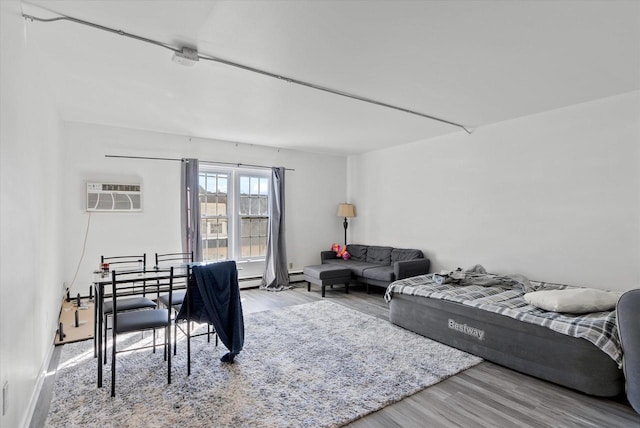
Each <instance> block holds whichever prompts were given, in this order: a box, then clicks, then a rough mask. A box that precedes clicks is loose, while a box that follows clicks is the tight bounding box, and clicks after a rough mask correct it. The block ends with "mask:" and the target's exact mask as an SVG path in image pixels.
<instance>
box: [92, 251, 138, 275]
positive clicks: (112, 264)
mask: <svg viewBox="0 0 640 428" xmlns="http://www.w3.org/2000/svg"><path fill="white" fill-rule="evenodd" d="M105 263H108V264H109V270H119V271H123V270H145V269H146V267H147V254H146V253H144V254H142V255H141V256H109V257H107V256H100V265H101V266H102V265H104V264H105Z"/></svg>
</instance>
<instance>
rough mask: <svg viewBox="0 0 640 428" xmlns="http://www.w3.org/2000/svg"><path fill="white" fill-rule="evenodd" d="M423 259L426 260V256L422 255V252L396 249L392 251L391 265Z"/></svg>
mask: <svg viewBox="0 0 640 428" xmlns="http://www.w3.org/2000/svg"><path fill="white" fill-rule="evenodd" d="M422 258H424V254H422V251H420V250H412V249H404V248H394V249H393V250H391V263H395V262H401V261H404V260H414V259H422Z"/></svg>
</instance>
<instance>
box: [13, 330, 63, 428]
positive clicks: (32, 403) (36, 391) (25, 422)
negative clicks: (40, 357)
mask: <svg viewBox="0 0 640 428" xmlns="http://www.w3.org/2000/svg"><path fill="white" fill-rule="evenodd" d="M54 348H55V345H54V344H53V343H52V344H51V346H50V347H49V351H48V352H47V355H46V356H45V358H44V361H43V362H42V366H41V367H40V371H39V374H38V378H37V379H36V385H35V387H34V388H33V392H32V393H31V398H30V399H29V405H28V406H27V411H26V412H25V414H24V418H23V419H22V423H21V424H20V426H21V427H22V428H29V425H30V424H31V419H32V418H33V413H34V412H35V410H36V405H37V404H38V398H39V397H40V392H42V385H43V384H44V380H45V378H46V377H47V373H48V372H49V364H50V363H51V357H52V356H53V350H54Z"/></svg>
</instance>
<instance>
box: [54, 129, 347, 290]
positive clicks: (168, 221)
mask: <svg viewBox="0 0 640 428" xmlns="http://www.w3.org/2000/svg"><path fill="white" fill-rule="evenodd" d="M64 139H65V159H64V166H65V167H64V169H65V172H64V188H65V189H66V190H65V191H64V192H63V195H64V199H63V201H64V206H65V209H64V222H65V224H64V236H65V246H64V254H63V266H64V278H65V281H66V282H67V283H68V284H69V285H71V283H72V281H73V278H74V275H75V272H76V269H78V262H79V260H80V257H81V255H82V248H83V242H84V236H85V231H86V230H87V222H88V221H89V214H88V213H87V212H85V211H84V203H85V190H84V189H85V188H84V185H85V182H86V181H93V180H96V181H102V180H106V181H115V182H128V181H133V182H140V183H142V185H143V212H142V213H134V214H121V213H93V214H91V223H90V226H89V232H88V235H87V243H86V250H85V253H84V258H83V261H82V263H81V264H80V267H79V270H78V275H77V278H76V280H75V282H74V283H73V287H71V294H72V295H75V294H76V293H82V294H83V295H85V294H87V293H88V291H89V284H90V282H91V272H92V271H93V270H95V269H96V268H97V267H98V264H99V260H100V255H101V254H105V255H117V254H141V253H143V252H146V253H147V257H150V259H149V260H152V258H153V255H154V253H156V252H172V251H180V248H181V238H180V162H171V161H152V160H138V159H114V158H105V155H106V154H110V155H127V156H149V157H167V158H183V157H185V158H186V157H195V158H198V159H200V160H209V161H221V162H234V163H237V162H240V163H246V164H258V165H268V166H285V167H287V168H293V169H295V171H286V173H285V183H286V195H285V198H286V199H285V206H286V212H285V215H286V233H287V252H288V254H287V255H288V260H289V262H290V263H292V264H293V267H292V270H296V269H301V268H302V267H303V266H305V265H309V264H317V263H319V261H320V260H319V258H320V256H319V253H320V251H321V250H324V249H326V248H329V246H330V245H331V243H332V242H334V241H340V240H341V239H342V238H341V236H342V231H343V229H342V226H341V225H340V219H339V218H337V217H336V215H335V210H336V207H337V205H338V203H340V202H342V201H343V200H344V197H345V195H346V185H345V183H346V162H347V160H346V158H345V157H343V156H325V155H313V154H304V153H301V152H295V151H291V150H284V149H281V150H278V149H275V148H266V147H261V146H255V145H246V144H235V143H229V142H221V141H214V140H204V139H198V138H191V139H190V138H188V137H184V136H177V135H169V134H162V133H155V132H148V131H134V130H129V129H122V128H115V127H108V126H99V125H88V124H80V123H65V129H64ZM240 274H241V276H250V275H251V274H258V275H261V274H262V268H261V266H258V267H257V268H256V267H253V268H251V267H248V266H244V269H243V270H242V271H241V272H240Z"/></svg>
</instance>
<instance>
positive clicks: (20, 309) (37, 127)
mask: <svg viewBox="0 0 640 428" xmlns="http://www.w3.org/2000/svg"><path fill="white" fill-rule="evenodd" d="M23 21H24V20H23V19H22V17H21V16H20V3H19V2H15V1H4V0H3V1H1V2H0V31H1V32H0V42H1V45H0V46H1V47H0V195H1V202H0V239H1V245H0V385H4V384H5V382H8V394H7V397H6V398H7V403H8V409H7V413H6V414H5V415H4V416H0V426H3V427H19V426H24V425H25V424H26V423H28V418H29V415H30V414H31V410H32V408H33V406H34V405H35V400H36V398H37V397H36V395H37V392H38V390H39V385H40V384H41V381H42V380H43V379H44V371H45V369H46V364H47V363H48V360H49V356H50V353H51V351H52V350H53V338H54V335H55V329H56V325H57V319H58V311H59V310H60V303H61V299H62V292H61V291H60V290H61V287H60V284H61V283H62V274H61V272H62V269H61V265H60V260H61V257H60V255H61V253H62V252H63V251H64V248H63V246H62V245H61V217H60V201H59V198H58V192H59V189H60V183H61V173H60V164H61V158H60V153H61V124H60V121H59V119H58V116H57V114H56V110H55V108H54V106H53V103H52V102H51V98H50V96H49V94H48V92H47V86H46V85H44V84H43V82H42V80H41V78H42V71H41V67H40V64H39V63H38V62H37V60H36V58H35V57H34V46H32V42H31V40H30V39H29V34H28V33H27V32H26V31H25V28H24V26H23Z"/></svg>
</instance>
